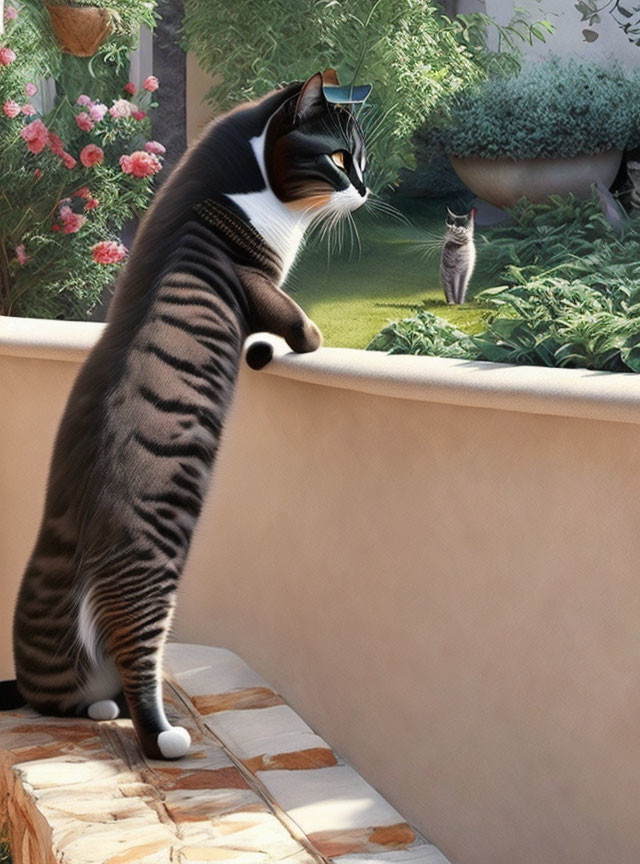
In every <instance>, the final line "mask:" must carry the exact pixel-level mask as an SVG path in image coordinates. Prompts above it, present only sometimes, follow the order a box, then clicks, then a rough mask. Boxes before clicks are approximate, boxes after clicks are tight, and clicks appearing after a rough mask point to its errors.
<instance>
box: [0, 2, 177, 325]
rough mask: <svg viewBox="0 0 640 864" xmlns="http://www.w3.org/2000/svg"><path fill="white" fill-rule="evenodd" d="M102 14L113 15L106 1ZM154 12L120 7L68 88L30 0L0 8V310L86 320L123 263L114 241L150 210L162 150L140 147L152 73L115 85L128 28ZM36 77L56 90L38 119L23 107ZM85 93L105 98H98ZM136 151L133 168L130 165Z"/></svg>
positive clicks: (130, 38) (33, 94) (130, 37)
mask: <svg viewBox="0 0 640 864" xmlns="http://www.w3.org/2000/svg"><path fill="white" fill-rule="evenodd" d="M107 6H110V8H111V9H112V10H115V7H116V6H118V8H119V9H120V4H118V3H116V2H115V0H109V3H107ZM153 9H154V3H153V2H151V0H149V2H147V0H127V2H126V3H124V4H122V8H121V9H120V11H119V12H117V13H115V11H114V21H115V24H114V30H113V33H112V35H111V36H110V37H109V38H108V39H107V40H106V41H105V43H104V44H103V45H102V46H101V48H100V49H99V52H98V54H97V55H95V56H94V57H92V58H79V57H73V58H68V59H69V60H72V61H73V63H74V64H75V66H74V68H75V71H76V72H80V71H82V73H83V74H82V75H81V76H80V78H79V79H78V80H76V79H75V78H73V76H72V79H71V80H69V79H68V77H67V75H66V72H65V69H66V65H65V64H66V63H67V60H66V59H65V57H64V56H63V54H62V50H61V48H60V45H59V44H58V43H57V41H56V40H55V39H54V38H53V35H52V32H51V28H50V24H49V21H48V16H47V13H46V9H45V7H44V6H43V5H42V4H41V3H39V2H35V0H28V2H24V3H21V4H20V6H19V8H18V7H13V6H7V7H6V8H5V17H6V29H5V32H4V34H3V35H2V37H1V41H0V46H1V47H0V50H2V52H3V55H2V57H1V58H0V63H1V64H2V65H0V152H2V164H1V166H0V186H1V188H2V195H1V196H0V314H3V315H21V316H24V317H36V316H38V317H46V318H56V317H58V318H84V317H86V316H87V314H88V313H89V312H90V311H91V309H92V308H93V307H94V306H95V304H96V303H97V302H98V300H99V299H100V296H101V293H102V291H103V290H104V289H105V288H107V286H109V285H111V284H112V283H113V281H114V279H115V277H116V275H117V272H118V270H119V268H120V267H121V266H122V260H123V258H124V255H125V253H126V250H125V249H124V247H123V246H122V244H120V243H119V234H120V232H121V230H122V227H123V225H124V224H125V223H126V222H127V221H128V220H131V219H134V218H136V217H137V216H138V215H139V214H140V213H141V212H143V211H144V210H145V208H146V207H147V206H148V204H149V201H150V199H151V194H152V179H153V174H155V173H156V172H157V171H158V170H160V168H161V162H160V160H159V159H158V154H160V155H161V154H162V152H164V148H163V147H162V146H161V145H160V144H159V143H158V142H149V140H148V139H149V136H150V133H151V124H150V119H149V116H148V111H149V110H150V109H151V108H153V107H155V105H156V102H155V101H154V99H155V96H154V91H155V89H156V88H157V81H156V79H155V78H153V76H150V77H149V79H147V81H146V82H145V85H144V87H142V88H140V89H139V90H138V91H137V92H135V88H134V87H133V85H131V86H129V85H127V86H126V87H123V85H122V84H121V81H122V75H123V74H124V75H125V78H124V81H125V82H126V69H125V68H124V66H123V63H124V61H125V57H126V56H127V52H128V51H129V49H130V48H131V47H132V45H133V44H135V40H136V39H137V30H138V25H139V23H140V22H141V21H142V22H146V23H149V22H153V20H154V12H153ZM94 64H95V65H96V66H98V67H99V73H98V72H96V73H94V72H93V66H94ZM46 77H52V78H55V80H56V91H57V94H56V101H55V104H54V106H53V108H52V110H51V111H49V112H47V113H46V114H42V113H41V112H40V111H39V110H38V109H37V108H36V107H34V105H32V104H31V101H33V102H35V103H36V104H39V103H38V88H39V86H41V81H42V79H43V78H46ZM36 82H37V83H36ZM78 87H82V94H80V93H76V90H77V88H78ZM94 87H96V89H97V91H99V92H100V93H102V94H108V97H107V96H106V95H103V96H102V97H99V96H97V94H96V92H94V90H93V88H94ZM71 95H73V96H74V98H73V100H71V99H70V96H71ZM77 97H79V100H78V98H77ZM106 99H108V101H104V100H106ZM30 100H31V101H30ZM147 148H152V150H151V152H147ZM136 153H137V154H139V155H137V156H135V159H136V160H137V161H136V165H135V168H136V171H135V172H134V171H133V166H132V165H131V164H130V160H131V158H132V157H133V156H134V155H135V154H136ZM143 163H144V164H143Z"/></svg>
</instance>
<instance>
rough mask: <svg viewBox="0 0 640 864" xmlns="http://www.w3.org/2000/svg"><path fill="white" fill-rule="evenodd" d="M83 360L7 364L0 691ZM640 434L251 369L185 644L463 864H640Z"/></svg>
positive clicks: (3, 372)
mask: <svg viewBox="0 0 640 864" xmlns="http://www.w3.org/2000/svg"><path fill="white" fill-rule="evenodd" d="M85 326H92V325H85ZM93 326H97V325H93ZM96 332H97V331H96ZM318 356H319V355H316V357H318ZM331 356H333V355H331ZM388 359H392V358H388ZM413 359H415V358H413ZM321 360H322V356H320V357H319V360H318V361H317V362H318V363H320V362H321ZM367 360H368V358H367ZM311 362H314V361H312V360H311V359H309V360H305V359H301V360H300V361H299V364H300V366H301V367H304V366H305V364H306V366H307V367H308V365H309V364H310V363H311ZM77 368H78V367H77V364H76V363H74V362H62V361H61V360H51V359H48V360H38V359H35V358H23V357H17V356H2V355H1V354H0V398H1V399H2V414H1V415H0V454H1V461H0V472H1V474H0V484H1V488H2V493H3V494H2V506H1V509H0V556H1V558H0V561H1V563H2V570H1V571H0V572H1V573H2V601H3V602H2V604H1V606H0V616H2V617H0V661H1V668H0V676H7V675H10V674H11V666H10V617H11V610H12V605H13V600H14V594H15V590H16V589H17V583H18V579H19V577H20V573H21V570H22V567H23V565H24V561H25V559H26V557H27V555H28V553H29V550H30V546H31V543H32V541H33V537H34V534H35V531H36V529H37V523H38V520H39V514H40V509H41V504H42V499H43V492H44V480H45V476H46V466H47V462H48V451H49V448H50V446H51V442H52V439H53V435H54V431H55V427H56V424H57V420H58V417H59V415H60V412H61V410H62V407H63V402H64V399H65V398H66V393H67V391H68V389H69V387H70V385H71V382H72V379H73V377H74V375H75V373H76V371H77ZM430 368H435V367H433V366H432V367H429V366H427V365H425V366H424V369H425V373H424V384H423V386H424V389H425V391H426V390H427V388H428V387H429V386H431V375H430V374H428V372H427V370H428V369H430ZM459 369H460V374H461V375H462V374H466V375H469V376H471V379H472V380H473V382H474V383H473V386H474V387H476V388H477V387H481V385H482V381H487V380H489V381H493V380H495V379H492V378H491V376H492V375H493V374H496V375H498V374H500V372H499V371H496V372H494V370H492V368H491V367H489V366H483V365H482V364H476V365H474V364H464V363H461V364H459ZM506 371H507V373H508V371H509V370H508V369H507V370H506ZM518 371H520V370H518ZM547 371H549V370H541V373H546V372H547ZM551 371H552V372H553V371H556V372H558V371H559V370H551ZM505 374H506V373H505ZM560 375H561V376H562V372H560ZM543 377H544V376H543ZM605 377H606V376H605ZM617 377H619V376H612V377H611V380H613V379H615V378H617ZM569 378H571V374H570V373H568V374H567V376H566V380H569ZM623 379H624V380H627V381H629V382H631V383H630V386H635V382H636V380H637V379H635V378H634V376H623ZM318 380H321V379H320V378H318ZM555 380H560V379H558V378H557V376H556V379H555ZM562 380H564V379H562ZM585 380H593V381H594V382H595V384H593V386H596V387H597V386H598V383H599V381H602V382H603V386H604V384H605V383H606V381H605V379H604V378H598V376H591V379H590V378H589V377H588V376H587V377H586V379H585ZM607 380H609V379H607ZM556 395H557V394H556ZM443 398H445V397H444V395H443ZM629 402H630V403H631V402H634V404H635V405H636V406H637V405H638V404H639V402H638V399H637V396H634V397H633V399H631V398H630V399H629ZM496 404H498V403H496ZM639 441H640V427H639V426H638V425H637V424H636V423H624V422H613V421H603V420H587V419H579V418H570V417H562V416H545V415H542V414H529V413H522V412H518V411H504V410H496V409H491V408H477V407H476V408H473V407H461V406H459V405H454V404H442V402H441V401H438V399H436V401H417V400H413V399H408V398H401V399H400V398H390V397H387V396H380V395H374V394H371V393H363V392H354V391H352V390H349V389H338V388H336V387H329V386H321V385H319V384H314V383H305V382H301V381H295V380H291V379H290V378H287V377H280V376H279V375H268V374H266V372H263V373H253V372H249V371H247V370H243V372H242V376H241V380H240V385H239V390H238V394H237V399H236V402H235V406H234V411H233V415H232V418H231V421H230V423H229V426H228V429H227V436H226V440H225V443H224V445H223V448H222V451H221V457H220V460H219V463H218V466H217V470H216V476H215V484H214V487H213V494H212V495H211V498H210V501H209V502H208V504H207V507H206V509H205V512H204V515H203V518H202V520H201V522H200V525H199V527H198V531H197V534H196V539H195V542H194V547H193V550H192V554H191V557H190V561H189V564H188V568H187V572H186V573H185V577H184V580H183V584H182V588H181V596H180V604H179V615H178V620H177V627H176V635H177V637H178V638H180V639H182V640H185V641H198V642H206V643H209V644H213V645H224V646H227V647H230V648H232V649H233V650H235V651H237V652H238V653H239V654H240V655H241V656H242V657H244V658H245V659H246V660H247V661H248V662H249V663H250V664H252V665H253V666H254V667H255V668H256V669H257V670H258V671H259V672H261V673H262V674H263V675H264V676H265V677H266V678H267V679H268V680H270V681H271V682H273V683H274V684H275V685H276V686H277V687H278V688H279V689H280V690H281V691H282V692H283V694H284V695H285V696H286V697H287V698H288V699H289V700H290V701H291V703H292V705H293V706H294V707H295V708H296V709H297V710H298V711H299V712H300V713H301V714H302V716H303V717H305V719H306V720H307V721H308V722H309V723H310V724H311V725H312V726H313V727H314V728H315V729H316V730H317V731H318V732H319V733H320V734H321V735H323V736H324V737H325V738H326V739H327V740H328V741H329V742H330V743H331V744H332V745H333V746H335V747H336V748H337V749H338V750H339V752H341V754H342V755H343V756H344V757H345V758H346V759H348V760H350V761H352V762H353V764H354V765H355V766H356V767H357V768H358V770H360V772H361V773H362V774H363V776H364V777H365V778H366V779H367V780H369V781H370V782H371V783H373V785H375V786H376V787H377V788H378V789H379V790H380V791H381V792H382V793H383V794H385V795H386V796H387V797H388V798H389V800H390V801H391V802H392V803H393V804H394V805H395V806H396V807H398V809H400V811H401V812H402V813H403V814H404V815H406V816H407V817H408V818H410V819H411V820H413V821H414V822H415V823H416V824H417V825H418V826H419V827H421V828H422V830H423V831H424V832H425V833H426V835H427V836H428V838H429V839H430V840H432V841H433V842H434V843H436V844H437V845H438V846H440V848H441V849H442V851H443V852H444V853H445V854H447V855H448V856H449V857H450V859H451V861H452V862H453V864H520V862H522V864H525V862H526V864H576V862H579V861H588V862H589V864H611V862H614V861H615V862H616V864H637V862H638V860H640V829H639V827H638V826H639V825H640V735H638V717H639V716H640V688H639V687H638V668H640V590H639V588H638V584H639V577H638V560H639V559H640V554H639V553H640V548H639V547H640V539H639V536H640V535H639V532H638V524H639V519H638V517H639V515H640V514H639V509H640V504H639V496H638V485H639V483H640V481H639V480H638V478H639V477H640V446H639Z"/></svg>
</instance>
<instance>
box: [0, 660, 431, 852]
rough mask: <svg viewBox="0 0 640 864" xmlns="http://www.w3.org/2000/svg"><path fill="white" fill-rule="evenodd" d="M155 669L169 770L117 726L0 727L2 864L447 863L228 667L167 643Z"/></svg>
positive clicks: (34, 723) (251, 675) (19, 722)
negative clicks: (171, 757) (10, 863)
mask: <svg viewBox="0 0 640 864" xmlns="http://www.w3.org/2000/svg"><path fill="white" fill-rule="evenodd" d="M165 667H166V671H167V683H166V688H165V702H166V703H167V705H168V709H169V715H170V720H171V721H172V722H175V723H178V722H179V723H180V724H181V725H183V726H186V727H187V728H188V730H189V732H190V734H191V739H192V742H193V743H192V746H191V749H190V751H189V753H188V755H187V756H186V757H185V758H184V759H181V760H178V761H176V762H164V761H159V760H158V761H156V760H145V759H144V757H143V756H142V754H141V753H140V750H139V749H138V746H137V742H136V739H135V735H134V733H133V728H132V726H131V722H130V721H129V720H115V721H112V722H103V723H96V722H94V721H91V720H84V719H83V720H76V719H73V720H66V719H57V718H48V717H41V716H39V715H37V714H36V713H35V712H33V711H30V710H23V711H19V712H12V713H8V712H7V713H3V714H0V807H2V808H4V809H5V811H6V812H5V814H4V815H5V817H7V818H8V821H9V824H10V834H11V845H12V850H13V857H14V864H54V862H55V864H62V862H64V864H133V862H136V864H165V862H172V864H173V862H175V864H183V862H184V864H187V862H188V864H200V862H202V864H204V862H212V861H229V862H234V864H267V862H269V864H271V862H273V864H275V862H287V864H318V862H327V861H333V860H335V861H336V862H338V864H387V862H388V864H448V862H447V859H446V858H445V857H444V856H443V855H442V854H441V853H440V852H439V851H438V850H437V849H436V848H435V846H432V845H431V844H429V843H427V842H426V841H425V840H424V839H423V838H421V837H420V836H419V835H418V834H417V833H416V832H415V831H414V830H413V829H412V828H411V826H410V825H408V824H407V823H406V822H405V820H404V819H403V818H402V816H401V815H400V814H399V813H398V812H397V811H396V810H394V809H393V807H391V806H390V805H389V804H388V803H387V802H386V801H385V800H384V798H382V797H381V796H380V795H379V794H378V793H377V792H376V791H375V790H374V789H373V788H372V787H371V786H370V785H369V784H368V783H366V782H365V781H364V780H363V779H362V778H361V777H360V776H359V774H357V772H356V771H354V769H353V768H351V767H350V766H349V765H346V764H344V762H342V761H341V760H340V758H339V756H337V754H336V753H335V752H334V751H333V750H332V749H331V748H330V747H329V746H328V745H327V744H326V743H325V742H324V741H323V740H322V739H321V738H319V737H318V736H317V735H315V734H314V732H313V731H312V730H311V729H310V728H309V726H307V724H306V723H304V721H303V720H301V719H300V717H298V715H297V714H296V713H295V712H294V711H293V710H292V709H291V708H289V707H288V706H287V705H286V704H285V703H284V701H283V700H282V699H281V697H280V696H279V695H278V694H277V693H275V692H274V691H273V690H272V689H271V688H270V687H269V685H268V684H267V682H266V681H264V680H263V679H262V678H260V676H258V675H257V674H256V673H255V672H254V671H253V670H252V669H250V668H249V666H247V664H246V663H244V661H243V660H241V659H240V658H239V657H238V656H236V655H235V654H233V653H232V652H230V651H227V650H225V649H222V648H211V647H207V646H203V645H182V644H171V645H169V646H167V650H166V655H165Z"/></svg>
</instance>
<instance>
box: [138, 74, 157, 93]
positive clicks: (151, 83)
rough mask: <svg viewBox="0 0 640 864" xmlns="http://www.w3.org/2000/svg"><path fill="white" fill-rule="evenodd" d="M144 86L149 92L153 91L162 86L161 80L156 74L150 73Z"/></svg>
mask: <svg viewBox="0 0 640 864" xmlns="http://www.w3.org/2000/svg"><path fill="white" fill-rule="evenodd" d="M142 86H143V87H144V89H145V90H148V91H149V93H153V92H154V91H155V90H157V89H158V87H159V86H160V82H159V81H158V79H157V78H156V76H155V75H149V77H148V78H147V79H146V81H145V82H144V84H143V85H142Z"/></svg>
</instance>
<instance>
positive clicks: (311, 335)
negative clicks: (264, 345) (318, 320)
mask: <svg viewBox="0 0 640 864" xmlns="http://www.w3.org/2000/svg"><path fill="white" fill-rule="evenodd" d="M285 339H286V341H287V344H288V346H289V348H291V349H292V350H293V351H295V352H296V353H297V354H308V353H309V352H310V351H316V350H317V349H318V348H319V347H320V346H321V345H322V333H321V332H320V330H319V328H318V326H317V324H314V322H313V321H312V320H311V319H310V318H307V317H306V316H305V317H304V318H301V319H300V320H299V321H296V323H295V324H293V325H292V326H291V327H290V328H289V332H288V333H287V334H286V336H285Z"/></svg>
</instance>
